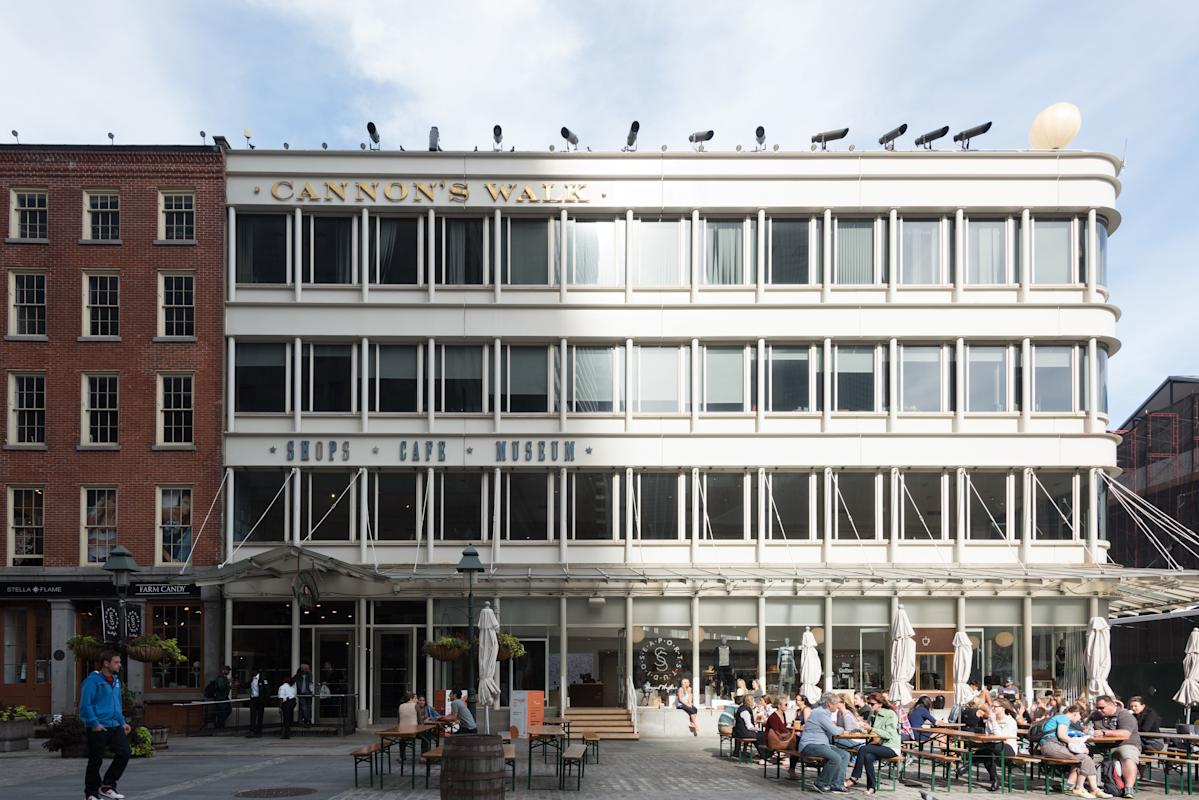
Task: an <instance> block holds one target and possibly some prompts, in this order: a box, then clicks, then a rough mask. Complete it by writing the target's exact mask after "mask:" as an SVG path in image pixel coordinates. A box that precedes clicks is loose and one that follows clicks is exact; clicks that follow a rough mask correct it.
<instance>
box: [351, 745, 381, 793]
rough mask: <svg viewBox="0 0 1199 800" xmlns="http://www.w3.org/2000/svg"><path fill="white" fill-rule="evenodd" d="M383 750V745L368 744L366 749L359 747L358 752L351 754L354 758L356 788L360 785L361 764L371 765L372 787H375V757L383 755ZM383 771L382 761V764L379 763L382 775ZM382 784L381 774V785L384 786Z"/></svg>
mask: <svg viewBox="0 0 1199 800" xmlns="http://www.w3.org/2000/svg"><path fill="white" fill-rule="evenodd" d="M382 749H383V745H381V744H378V743H376V744H368V745H366V746H365V747H359V748H358V749H357V750H355V751H354V752H352V753H350V755H351V756H353V757H354V785H355V786H357V785H358V766H359V765H360V764H364V763H365V764H369V765H370V766H369V769H370V773H369V775H370V782H371V786H372V787H373V786H374V785H375V756H377V755H381V753H380V751H381V750H382ZM382 769H383V763H382V760H380V763H379V770H380V773H381V772H382ZM382 782H383V776H382V774H380V775H379V783H380V785H382Z"/></svg>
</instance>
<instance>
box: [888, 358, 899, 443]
mask: <svg viewBox="0 0 1199 800" xmlns="http://www.w3.org/2000/svg"><path fill="white" fill-rule="evenodd" d="M887 352H888V354H889V356H888V357H889V358H890V361H891V380H889V381H887V384H888V385H887V432H888V433H890V432H891V431H893V430H895V423H896V421H897V418H898V416H899V381H900V375H902V374H903V371H902V370H901V369H900V366H899V340H898V339H894V338H892V339H891V340H890V341H888V342H887Z"/></svg>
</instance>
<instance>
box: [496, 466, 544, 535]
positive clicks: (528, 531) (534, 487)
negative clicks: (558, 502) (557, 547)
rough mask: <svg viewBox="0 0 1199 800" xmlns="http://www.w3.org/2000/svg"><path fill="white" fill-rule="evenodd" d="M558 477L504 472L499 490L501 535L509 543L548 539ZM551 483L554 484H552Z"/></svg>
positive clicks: (542, 473)
mask: <svg viewBox="0 0 1199 800" xmlns="http://www.w3.org/2000/svg"><path fill="white" fill-rule="evenodd" d="M556 478H557V476H556V475H554V474H553V473H548V472H505V473H503V474H502V479H503V484H502V485H501V488H500V532H502V535H503V537H504V538H505V539H508V540H510V541H521V542H530V541H542V542H544V541H546V540H547V539H549V538H550V527H551V526H550V511H551V509H552V508H553V506H552V505H551V503H550V496H551V494H552V493H553V492H554V489H555V487H556ZM551 481H555V482H554V483H551Z"/></svg>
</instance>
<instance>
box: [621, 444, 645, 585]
mask: <svg viewBox="0 0 1199 800" xmlns="http://www.w3.org/2000/svg"><path fill="white" fill-rule="evenodd" d="M623 489H624V492H625V497H626V498H628V500H627V502H626V503H625V504H624V563H626V564H628V563H629V562H630V561H632V560H633V536H634V535H636V533H637V530H636V527H635V522H636V518H635V517H634V516H633V501H634V500H637V501H638V502H640V500H641V498H639V497H636V498H635V497H634V496H633V468H632V467H625V471H624V486H623Z"/></svg>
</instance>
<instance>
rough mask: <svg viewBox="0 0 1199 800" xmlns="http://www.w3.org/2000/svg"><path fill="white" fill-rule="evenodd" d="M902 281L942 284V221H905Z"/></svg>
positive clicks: (901, 229)
mask: <svg viewBox="0 0 1199 800" xmlns="http://www.w3.org/2000/svg"><path fill="white" fill-rule="evenodd" d="M899 230H900V232H901V234H902V235H901V241H900V251H899V282H900V283H901V284H926V285H927V284H940V283H944V279H943V278H942V275H941V222H940V220H935V219H905V220H903V221H902V222H901V223H900V225H899Z"/></svg>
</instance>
